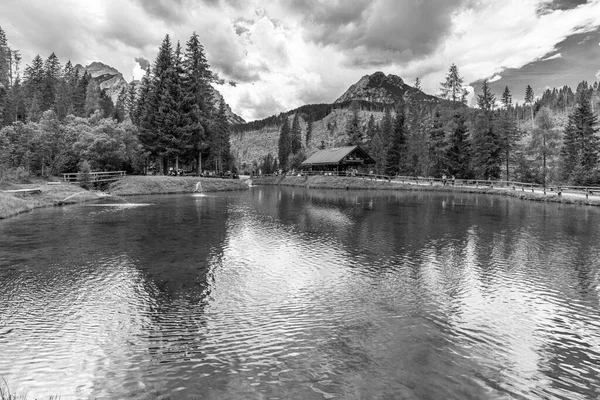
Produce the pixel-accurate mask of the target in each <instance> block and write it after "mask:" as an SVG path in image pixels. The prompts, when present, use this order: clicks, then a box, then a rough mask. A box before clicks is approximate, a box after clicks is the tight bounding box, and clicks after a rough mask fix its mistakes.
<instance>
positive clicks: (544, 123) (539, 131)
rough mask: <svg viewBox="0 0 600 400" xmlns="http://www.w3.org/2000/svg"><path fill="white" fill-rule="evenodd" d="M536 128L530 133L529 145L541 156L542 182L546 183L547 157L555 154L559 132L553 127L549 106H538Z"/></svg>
mask: <svg viewBox="0 0 600 400" xmlns="http://www.w3.org/2000/svg"><path fill="white" fill-rule="evenodd" d="M535 119H536V129H534V130H533V132H532V135H531V142H530V143H529V146H530V148H531V151H532V152H533V153H534V154H535V155H536V156H541V157H542V179H541V180H542V183H543V184H544V185H546V183H547V181H548V167H547V160H548V158H550V157H552V156H554V155H556V151H557V149H558V144H559V140H560V134H559V132H558V130H556V129H555V122H554V118H553V116H552V111H550V108H549V107H547V106H545V107H542V108H540V110H539V111H538V112H537V114H536V116H535Z"/></svg>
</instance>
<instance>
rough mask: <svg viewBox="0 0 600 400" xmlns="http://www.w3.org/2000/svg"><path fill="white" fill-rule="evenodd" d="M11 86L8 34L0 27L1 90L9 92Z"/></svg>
mask: <svg viewBox="0 0 600 400" xmlns="http://www.w3.org/2000/svg"><path fill="white" fill-rule="evenodd" d="M10 85H11V49H10V47H8V40H7V39H6V33H5V32H4V30H2V27H0V90H2V89H4V90H8V88H9V86H10Z"/></svg>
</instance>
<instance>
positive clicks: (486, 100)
mask: <svg viewBox="0 0 600 400" xmlns="http://www.w3.org/2000/svg"><path fill="white" fill-rule="evenodd" d="M481 92H482V93H481V94H478V95H477V105H478V106H479V108H481V109H482V110H484V111H491V110H493V109H494V106H495V104H496V95H495V94H493V93H492V90H491V89H490V86H489V84H488V80H487V79H484V80H483V85H482V87H481Z"/></svg>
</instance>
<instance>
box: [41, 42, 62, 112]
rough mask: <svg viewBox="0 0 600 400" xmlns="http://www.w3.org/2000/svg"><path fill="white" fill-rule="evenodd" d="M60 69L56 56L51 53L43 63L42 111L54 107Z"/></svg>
mask: <svg viewBox="0 0 600 400" xmlns="http://www.w3.org/2000/svg"><path fill="white" fill-rule="evenodd" d="M61 72H62V67H61V65H60V61H59V60H58V57H56V54H54V53H52V54H50V56H49V57H48V58H47V59H46V62H45V63H44V81H43V85H42V109H43V111H46V110H49V109H50V108H52V106H53V105H54V102H55V99H56V91H57V89H58V82H59V79H60V78H61Z"/></svg>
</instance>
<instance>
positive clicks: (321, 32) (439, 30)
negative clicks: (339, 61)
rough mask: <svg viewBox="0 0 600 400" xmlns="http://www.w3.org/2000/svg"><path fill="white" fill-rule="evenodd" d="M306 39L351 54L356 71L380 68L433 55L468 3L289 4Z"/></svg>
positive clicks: (358, 0) (364, 0) (304, 0)
mask: <svg viewBox="0 0 600 400" xmlns="http://www.w3.org/2000/svg"><path fill="white" fill-rule="evenodd" d="M290 3H291V4H290V6H291V8H292V10H293V11H297V12H299V13H300V14H301V15H302V17H301V18H302V20H301V23H302V26H303V27H304V28H305V29H304V36H305V38H306V39H307V40H310V41H313V42H315V43H317V44H320V45H324V46H327V45H330V46H332V47H333V48H336V49H338V50H342V51H346V52H348V53H349V57H348V62H349V64H350V65H353V66H357V67H369V66H375V67H379V66H381V65H384V64H390V63H393V62H397V63H399V62H406V61H410V60H413V59H415V58H420V57H423V56H426V55H429V54H431V53H433V52H434V51H435V50H436V49H437V47H438V46H439V44H440V43H441V41H442V40H443V38H444V36H445V35H446V34H447V33H448V32H449V31H450V29H451V26H452V15H453V13H454V12H455V11H457V10H458V8H459V7H460V6H461V3H463V0H431V1H418V0H378V1H370V0H351V1H333V2H330V3H326V4H323V3H322V2H320V1H318V0H296V1H290Z"/></svg>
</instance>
